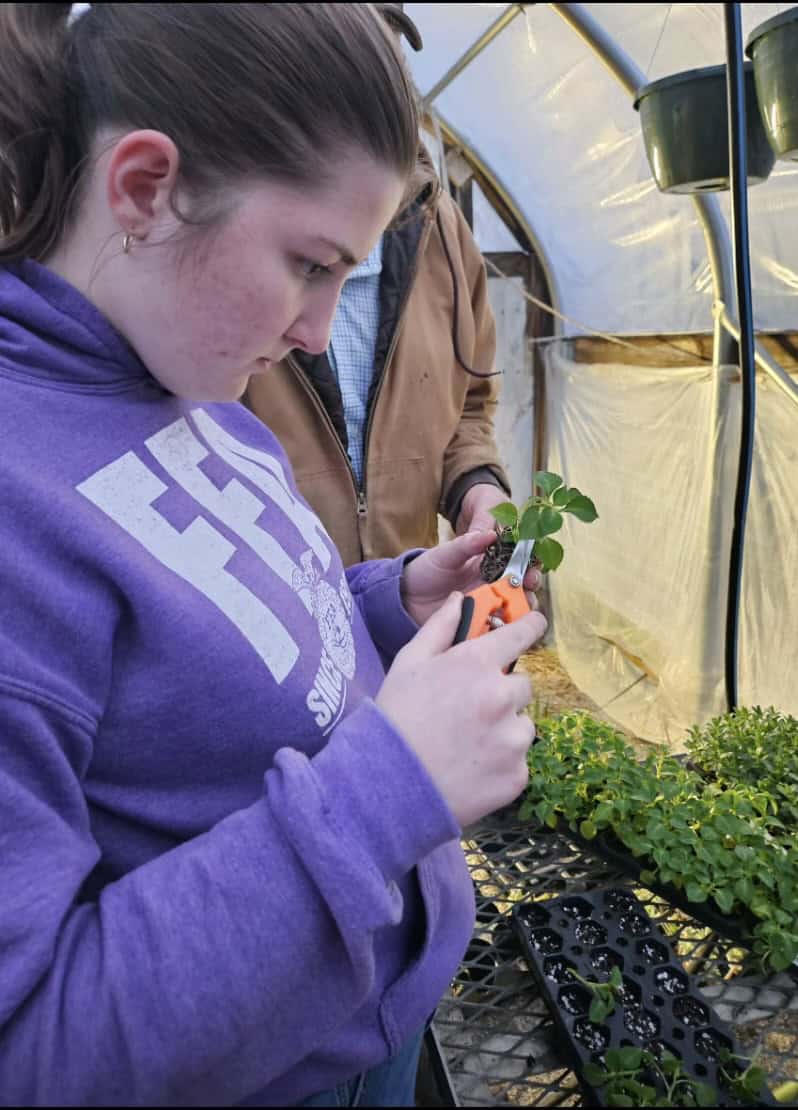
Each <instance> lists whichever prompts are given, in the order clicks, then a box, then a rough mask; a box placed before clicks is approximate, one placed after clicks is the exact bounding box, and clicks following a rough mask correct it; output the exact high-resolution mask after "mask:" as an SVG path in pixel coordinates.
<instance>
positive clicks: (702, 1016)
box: [512, 887, 776, 1106]
mask: <svg viewBox="0 0 798 1110" xmlns="http://www.w3.org/2000/svg"><path fill="white" fill-rule="evenodd" d="M512 927H513V930H514V931H515V933H516V935H517V937H518V939H519V941H520V944H521V948H522V950H523V953H524V956H525V958H526V961H527V963H528V965H529V968H530V970H531V971H532V972H533V974H534V976H535V978H536V979H537V982H538V985H539V987H540V989H541V992H542V994H543V997H544V998H545V999H546V1002H547V1003H548V1005H549V1007H550V1009H551V1011H552V1014H553V1016H554V1019H555V1022H556V1024H557V1026H558V1027H559V1031H560V1033H561V1034H562V1035H563V1037H564V1040H565V1043H566V1044H567V1046H568V1051H569V1054H570V1057H571V1062H572V1064H573V1067H574V1070H575V1071H576V1073H577V1075H578V1077H579V1080H580V1083H581V1084H582V1087H583V1089H584V1091H585V1094H586V1097H587V1101H588V1104H589V1105H593V1106H606V1105H607V1102H606V1096H605V1093H604V1089H603V1088H602V1087H593V1086H591V1084H590V1083H588V1082H587V1081H586V1079H585V1077H584V1074H583V1072H584V1066H585V1065H586V1064H587V1063H590V1062H592V1063H594V1064H603V1063H604V1062H605V1061H604V1054H605V1052H606V1051H607V1049H609V1048H622V1047H626V1046H629V1047H635V1048H643V1049H646V1050H648V1051H649V1052H651V1053H652V1054H653V1055H654V1056H655V1057H659V1056H661V1054H662V1052H663V1051H667V1052H669V1053H670V1054H671V1055H673V1056H675V1057H677V1059H679V1060H680V1061H681V1064H682V1068H683V1070H684V1071H685V1072H686V1073H687V1075H688V1076H690V1077H691V1078H692V1079H695V1080H698V1081H700V1082H702V1083H708V1084H710V1085H711V1086H712V1087H714V1088H715V1089H716V1091H717V1094H718V1102H717V1105H719V1106H739V1105H743V1104H742V1103H740V1102H738V1101H737V1100H736V1099H735V1098H734V1097H733V1096H732V1095H731V1093H730V1092H729V1090H728V1088H727V1087H726V1086H725V1085H724V1082H723V1080H722V1077H721V1067H720V1061H719V1055H720V1052H721V1050H722V1049H723V1048H727V1049H728V1050H729V1051H731V1052H732V1053H735V1054H740V1055H742V1054H741V1053H740V1052H739V1049H738V1048H737V1047H736V1046H735V1043H734V1039H733V1036H732V1033H731V1030H730V1029H729V1028H728V1026H727V1025H726V1024H725V1023H724V1022H722V1021H720V1019H719V1018H718V1017H717V1016H716V1015H715V1014H714V1013H713V1011H712V1010H711V1008H710V1006H709V1005H708V1003H707V1002H706V1001H704V1000H703V999H702V998H701V997H700V996H699V995H698V993H697V992H696V991H695V990H694V989H692V986H691V983H690V978H689V976H688V974H687V972H686V971H685V970H684V967H683V966H682V964H681V962H680V961H679V959H678V958H677V957H676V956H675V954H674V953H673V951H672V949H671V946H670V945H669V943H668V938H667V937H666V936H665V934H664V933H663V932H662V930H661V929H660V928H659V927H658V926H657V924H656V923H655V922H654V921H652V920H651V918H650V917H649V915H648V914H647V913H646V911H645V909H644V906H643V903H642V902H641V901H640V900H639V899H638V898H637V897H636V896H635V895H634V893H633V892H632V891H630V890H625V889H622V888H618V887H609V888H604V889H599V890H594V891H592V892H590V893H584V894H575V895H567V896H560V897H557V898H552V899H547V900H545V901H539V902H533V901H527V902H521V903H518V904H517V905H516V906H515V907H514V909H513V915H512ZM613 967H618V968H620V970H621V973H622V977H623V987H622V988H621V991H622V997H621V998H620V999H616V1007H615V1011H614V1012H613V1013H611V1014H609V1015H607V1017H606V1018H605V1019H604V1021H603V1022H602V1023H601V1024H595V1023H593V1022H591V1021H590V1019H589V1017H588V1010H589V1008H590V1003H591V1001H592V992H591V991H590V989H589V988H588V987H585V986H584V985H583V984H582V983H580V982H579V981H578V980H576V979H574V978H573V976H572V975H571V974H570V971H571V969H573V970H574V971H575V972H576V973H577V974H578V975H580V976H581V977H582V978H583V979H587V980H592V981H594V982H602V983H603V982H606V981H607V980H608V979H609V976H610V974H611V972H612V969H613ZM644 1081H645V1082H647V1083H648V1084H649V1085H652V1086H654V1087H655V1088H656V1089H657V1091H658V1093H660V1094H661V1093H663V1092H664V1088H663V1087H662V1085H661V1081H660V1080H659V1079H658V1078H657V1077H656V1074H655V1073H649V1074H648V1075H647V1076H646V1078H645V1080H644ZM756 1105H759V1106H775V1105H776V1103H775V1102H774V1100H773V1099H772V1096H771V1095H770V1092H769V1091H768V1090H766V1089H763V1091H762V1092H761V1093H760V1095H759V1097H758V1099H757V1101H756Z"/></svg>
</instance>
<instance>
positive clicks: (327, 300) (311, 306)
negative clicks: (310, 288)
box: [286, 286, 341, 355]
mask: <svg viewBox="0 0 798 1110" xmlns="http://www.w3.org/2000/svg"><path fill="white" fill-rule="evenodd" d="M340 292H341V287H340V286H336V288H335V289H333V290H328V291H324V292H321V291H319V293H318V294H317V295H315V296H314V297H313V299H312V300H311V301H310V302H308V303H306V304H305V306H304V307H303V310H302V312H301V313H300V315H299V316H297V318H296V320H295V321H294V323H293V324H292V325H291V328H290V331H289V332H287V333H286V338H287V339H288V340H289V341H290V342H291V344H292V345H293V346H294V347H300V348H301V349H302V350H303V351H307V353H308V354H311V355H320V354H322V352H324V351H326V350H327V348H328V347H329V345H330V329H331V327H332V322H333V317H334V316H335V309H336V307H337V305H338V297H339V295H340Z"/></svg>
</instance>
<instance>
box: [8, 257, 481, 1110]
mask: <svg viewBox="0 0 798 1110" xmlns="http://www.w3.org/2000/svg"><path fill="white" fill-rule="evenodd" d="M403 562H404V560H403V559H402V558H400V559H396V560H382V561H377V562H372V563H364V564H361V565H359V566H356V567H352V568H350V569H349V570H348V571H346V572H345V571H344V570H343V567H342V565H341V562H340V559H339V557H338V554H337V552H336V550H335V548H334V547H333V544H332V542H331V540H330V538H329V537H328V535H327V534H326V532H325V531H324V529H323V527H322V525H321V524H320V522H319V521H318V519H317V518H316V517H315V515H314V514H313V512H312V511H311V510H310V509H309V508H308V506H307V504H306V503H305V502H304V501H303V500H302V498H301V496H300V495H299V494H298V493H297V490H296V486H295V484H294V480H293V476H292V474H291V470H290V466H289V463H288V461H287V459H286V456H285V454H284V453H283V451H282V450H281V448H280V446H279V444H278V443H277V441H276V440H275V439H274V437H273V436H272V435H271V433H270V432H268V431H267V430H266V429H265V428H264V427H263V425H262V424H261V423H260V422H259V421H258V420H257V419H256V418H255V417H253V416H252V415H251V414H250V413H249V412H247V410H246V409H245V408H244V407H243V406H241V405H238V404H229V405H218V404H205V403H201V404H200V403H191V402H186V401H182V400H179V399H178V398H175V397H173V396H172V395H170V394H168V393H166V392H165V391H164V390H163V389H162V388H161V387H160V386H158V385H157V383H156V382H155V381H154V380H153V379H152V377H151V376H150V375H149V374H148V373H147V371H146V369H145V367H144V366H143V365H142V364H141V362H140V361H139V360H138V358H137V356H136V355H135V354H134V352H133V351H132V350H131V349H130V347H129V346H128V345H127V343H126V342H125V341H124V340H123V339H122V337H121V336H120V335H119V334H118V333H117V332H116V331H115V330H114V329H113V328H112V327H111V326H110V324H109V323H108V321H107V320H106V319H105V318H104V317H103V316H101V315H100V313H99V312H98V311H97V310H96V309H95V308H94V307H93V306H92V305H91V304H90V303H89V302H88V301H87V300H85V299H84V298H83V297H82V296H81V295H80V294H79V293H78V292H77V291H76V290H75V289H73V288H72V287H71V286H69V285H68V284H67V283H65V282H64V281H62V280H61V279H60V278H58V277H57V276H56V275H54V274H53V273H52V272H50V271H48V270H47V269H45V268H44V267H42V266H39V265H37V264H36V263H32V262H29V263H23V264H20V265H17V266H10V267H6V268H0V615H1V617H2V620H1V622H0V1103H2V1104H3V1105H17V1104H19V1105H34V1104H47V1105H64V1104H66V1105H98V1104H116V1105H133V1104H137V1105H165V1104H176V1105H183V1106H188V1105H206V1106H207V1105H214V1104H226V1105H233V1104H236V1103H240V1102H243V1101H245V1100H246V1101H247V1103H248V1104H250V1105H265V1106H268V1105H275V1104H286V1103H294V1102H297V1101H299V1100H301V1099H303V1098H305V1097H307V1096H308V1095H310V1094H312V1093H314V1092H317V1091H320V1090H324V1089H327V1088H328V1087H331V1086H332V1085H334V1084H336V1083H338V1082H340V1081H342V1080H344V1079H345V1078H348V1077H351V1076H352V1075H354V1074H356V1073H358V1072H359V1071H362V1070H364V1069H367V1068H369V1067H371V1066H373V1065H375V1064H377V1063H379V1062H380V1061H382V1060H384V1059H385V1058H386V1057H388V1056H389V1055H390V1054H392V1053H393V1052H395V1051H396V1050H397V1049H398V1048H399V1047H400V1046H401V1045H402V1043H403V1042H404V1041H405V1040H406V1038H407V1037H408V1036H409V1035H410V1034H411V1033H413V1032H414V1031H415V1030H416V1029H417V1028H418V1027H419V1026H420V1025H421V1023H422V1022H423V1021H424V1020H425V1019H426V1018H427V1017H428V1016H429V1014H430V1013H431V1011H432V1010H433V1009H434V1007H435V1005H436V1003H437V1001H438V999H439V998H440V996H441V995H442V993H443V992H444V991H445V989H446V987H447V984H448V982H449V981H450V979H451V976H452V974H453V973H454V971H455V970H456V967H457V964H458V962H459V960H460V959H461V957H462V954H463V951H464V949H465V947H466V944H467V943H468V938H469V936H470V932H471V927H472V923H473V912H474V906H473V894H472V887H471V881H470V879H469V876H468V872H467V869H466V867H465V862H464V859H463V855H462V851H461V849H460V846H459V843H458V835H459V829H458V826H457V823H456V821H455V820H454V818H453V816H452V814H451V811H450V810H449V808H448V807H447V805H446V804H445V802H444V801H443V799H442V797H441V796H440V794H439V793H438V791H437V790H436V788H435V786H434V785H433V783H432V781H431V780H430V778H429V777H428V775H427V773H426V771H425V770H424V768H423V766H422V765H421V763H420V762H419V760H418V759H417V757H416V756H415V754H414V753H413V752H412V751H411V749H410V748H409V747H408V746H407V744H406V743H405V742H404V740H403V739H402V737H401V736H400V735H399V734H398V733H397V732H396V730H395V729H394V728H393V727H392V726H391V725H390V724H389V723H388V721H387V720H386V718H385V717H384V716H383V715H382V714H381V713H380V711H379V709H377V707H376V706H375V704H374V701H373V700H372V699H373V697H374V695H375V694H376V692H377V690H378V689H379V686H380V683H381V681H382V678H383V674H384V669H383V667H384V665H385V664H387V663H389V662H390V660H391V659H392V658H393V655H394V654H395V653H396V651H397V650H398V649H399V648H400V647H401V646H402V645H403V644H404V643H406V642H407V640H408V639H409V638H410V637H411V636H412V634H413V632H414V631H415V629H416V626H415V624H414V623H413V622H412V620H411V619H410V617H409V616H408V614H407V613H406V611H405V610H404V609H403V607H402V604H401V600H400V594H399V579H400V575H401V570H402V566H403Z"/></svg>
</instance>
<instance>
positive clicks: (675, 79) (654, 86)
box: [634, 9, 798, 111]
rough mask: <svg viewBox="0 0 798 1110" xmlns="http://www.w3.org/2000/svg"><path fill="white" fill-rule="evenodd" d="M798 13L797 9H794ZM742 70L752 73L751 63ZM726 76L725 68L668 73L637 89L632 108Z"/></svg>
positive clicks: (722, 66) (744, 64)
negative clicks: (686, 86) (671, 91)
mask: <svg viewBox="0 0 798 1110" xmlns="http://www.w3.org/2000/svg"><path fill="white" fill-rule="evenodd" d="M796 11H798V9H796ZM743 66H744V70H745V73H746V75H748V74H749V73H751V74H753V72H754V63H753V62H744V63H743ZM720 76H723V77H724V78H725V76H726V66H725V65H719V66H703V67H701V68H699V69H685V70H682V71H681V72H680V73H670V74H668V76H667V77H658V78H657V80H656V81H652V82H651V83H650V84H648V85H643V87H642V88H641V89H638V91H637V95H636V96H635V100H634V107H635V110H636V111H639V110H640V102H641V101H642V100H644V99H645V98H646V97H647V96H649V95H650V94H651V93H653V92H659V91H660V90H661V89H667V88H672V87H673V86H676V85H682V84H687V83H688V82H693V81H702V80H705V79H712V78H714V77H720Z"/></svg>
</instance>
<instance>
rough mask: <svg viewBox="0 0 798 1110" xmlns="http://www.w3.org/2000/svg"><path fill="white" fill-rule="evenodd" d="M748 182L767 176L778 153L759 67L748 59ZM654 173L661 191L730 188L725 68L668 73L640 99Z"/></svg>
mask: <svg viewBox="0 0 798 1110" xmlns="http://www.w3.org/2000/svg"><path fill="white" fill-rule="evenodd" d="M745 106H746V122H747V136H748V143H747V146H748V162H747V171H748V184H749V185H758V184H759V183H760V182H762V181H766V180H767V178H768V175H769V174H770V171H771V170H772V168H773V163H774V161H775V156H774V154H773V151H772V149H771V147H770V143H769V142H768V138H767V135H766V134H765V130H764V128H763V126H762V120H761V118H760V115H759V108H758V107H757V102H756V88H755V85H754V66H753V63H752V62H746V63H745ZM635 108H636V109H637V110H638V111H639V112H640V123H641V125H642V128H643V140H644V142H645V145H646V154H647V155H648V162H649V165H650V166H651V173H652V175H653V177H654V180H655V181H656V183H657V188H658V189H659V190H660V192H662V193H711V192H718V191H720V190H722V189H728V188H729V112H728V105H727V102H726V67H725V66H708V67H706V68H704V69H690V70H686V71H685V72H683V73H674V74H672V75H671V76H670V77H663V78H661V79H660V80H659V81H653V82H652V83H651V84H650V85H646V86H645V87H644V88H642V89H641V90H640V91H639V92H638V94H637V98H636V99H635Z"/></svg>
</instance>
